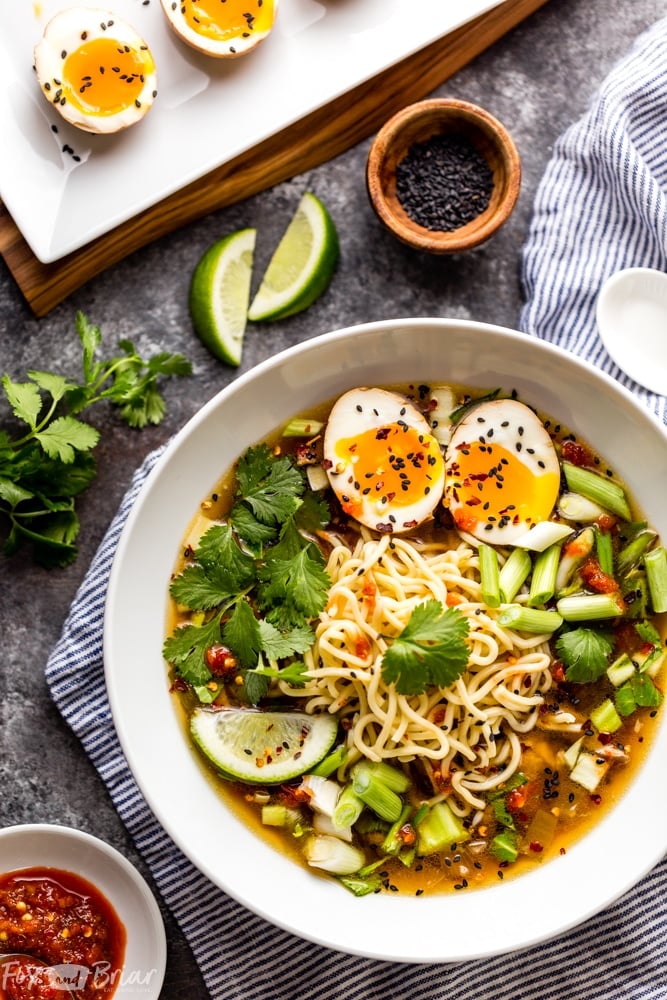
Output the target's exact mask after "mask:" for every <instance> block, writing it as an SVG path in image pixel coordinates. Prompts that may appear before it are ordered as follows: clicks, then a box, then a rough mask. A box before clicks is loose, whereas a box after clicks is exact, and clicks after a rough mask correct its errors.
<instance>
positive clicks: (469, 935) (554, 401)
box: [104, 319, 667, 962]
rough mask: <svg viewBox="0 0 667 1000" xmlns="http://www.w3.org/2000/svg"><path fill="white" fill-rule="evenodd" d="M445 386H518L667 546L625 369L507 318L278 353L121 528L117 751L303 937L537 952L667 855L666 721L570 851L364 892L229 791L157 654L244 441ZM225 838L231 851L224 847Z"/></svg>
mask: <svg viewBox="0 0 667 1000" xmlns="http://www.w3.org/2000/svg"><path fill="white" fill-rule="evenodd" d="M436 380H437V381H449V382H452V383H459V384H463V385H468V386H475V387H479V388H480V389H489V388H494V387H496V386H501V387H503V388H504V389H512V388H514V389H516V390H517V391H518V392H519V394H520V396H521V398H522V399H524V400H525V401H526V402H529V403H533V404H534V405H537V406H539V408H540V409H541V410H542V411H544V412H545V413H547V414H549V415H550V416H552V417H554V418H556V419H558V420H560V421H562V422H563V423H564V424H565V425H566V426H568V427H569V428H571V429H573V430H575V431H577V432H579V434H580V435H581V436H582V437H583V438H584V439H585V440H588V442H589V443H590V444H591V445H592V446H593V447H594V448H595V449H597V450H598V451H599V452H600V453H601V454H602V455H603V456H604V457H606V458H607V459H608V460H609V461H610V462H612V463H613V465H614V467H615V469H617V470H618V471H619V473H620V474H621V475H622V476H623V478H624V479H625V482H626V484H627V487H628V488H629V490H630V493H631V494H632V495H633V496H634V498H635V499H636V500H637V501H638V502H639V504H640V507H641V508H642V509H643V511H644V513H645V515H646V516H647V518H648V519H649V521H650V522H651V523H652V524H653V525H654V526H655V528H657V530H658V531H659V532H660V533H661V535H662V537H663V538H666V539H667V505H665V503H664V468H665V454H666V453H667V434H666V432H665V429H664V428H663V427H662V425H661V424H659V423H658V422H657V420H656V419H655V418H654V417H653V416H652V414H650V413H649V412H648V411H647V410H646V409H645V408H644V407H643V406H642V405H641V404H640V403H638V402H637V401H636V400H635V399H634V398H633V397H632V396H631V395H630V394H629V393H628V392H627V391H626V390H625V389H623V388H622V387H620V386H619V385H618V384H617V383H615V382H614V381H613V380H612V379H610V378H609V377H607V376H606V375H604V374H602V373H600V372H599V371H597V370H596V369H594V368H593V367H592V366H590V365H588V364H585V363H583V362H581V361H579V360H577V359H576V358H575V357H573V356H572V355H569V354H567V353H565V352H564V351H561V350H560V349H557V348H554V347H552V346H550V345H548V344H545V343H543V342H541V341H538V340H536V339H533V338H531V337H528V336H526V335H524V334H521V333H517V332H514V331H511V330H507V329H502V328H498V327H493V326H489V325H485V324H480V323H473V322H463V321H460V320H440V319H407V320H392V321H388V322H377V323H371V324H367V325H363V326H357V327H351V328H348V329H344V330H340V331H338V332H335V333H331V334H327V335H325V336H322V337H317V338H314V339H312V340H309V341H307V342H306V343H304V344H301V345H299V346H297V347H294V348H292V349H290V350H287V351H285V352H283V353H282V354H279V355H277V356H276V357H274V358H271V359H270V360H268V361H266V362H264V363H263V364H261V365H259V366H258V367H256V368H255V369H253V370H252V371H250V372H248V373H246V374H245V375H242V376H240V377H239V378H238V379H237V380H236V381H235V382H234V383H232V384H231V385H230V386H229V387H228V388H226V389H224V390H223V391H222V392H221V393H220V394H219V395H217V396H215V397H214V398H213V399H212V400H210V402H208V403H207V404H206V405H205V406H204V407H203V408H202V409H201V410H200V411H199V412H198V413H197V414H196V415H195V416H194V417H193V418H192V419H191V420H190V421H189V423H188V424H187V425H186V426H185V427H184V428H183V430H182V431H181V432H180V433H179V434H178V435H176V437H175V438H174V439H173V440H172V441H171V443H170V444H169V446H168V448H167V449H166V451H165V453H164V455H163V456H162V458H161V459H160V461H159V462H158V464H157V465H156V467H155V469H154V470H153V472H152V473H151V475H150V477H149V479H148V480H147V482H146V483H145V485H144V487H143V489H142V491H141V493H140V495H139V497H138V499H137V501H136V503H135V505H134V507H133V509H132V511H131V514H130V516H129V519H128V521H127V524H126V527H125V529H124V532H123V534H122V537H121V541H120V544H119V547H118V551H117V554H116V558H115V561H114V565H113V569H112V574H111V580H110V585H109V593H108V599H107V609H106V620H105V632H104V646H105V661H106V680H107V687H108V691H109V698H110V702H111V708H112V712H113V717H114V721H115V724H116V728H117V731H118V735H119V738H120V741H121V744H122V746H123V749H124V751H125V754H126V756H127V760H128V762H129V765H130V767H131V769H132V771H133V773H134V776H135V778H136V780H137V782H138V784H139V786H140V788H141V790H142V792H143V794H144V795H145V797H146V799H147V801H148V803H149V805H150V807H151V808H152V809H153V811H154V813H155V815H156V816H157V818H158V819H159V821H160V822H161V823H162V825H163V826H164V828H165V829H166V831H167V832H168V833H169V835H170V836H171V837H172V838H173V840H174V841H175V843H176V844H177V845H178V846H179V847H180V849H181V850H182V851H183V852H184V854H185V855H187V857H188V858H189V859H190V860H191V861H192V862H193V863H194V864H195V865H196V866H197V867H198V868H199V869H200V870H201V871H202V872H203V873H204V874H205V875H206V876H207V877H208V878H209V879H210V880H211V881H212V882H213V883H215V884H216V885H217V886H219V887H220V888H222V889H223V890H224V891H225V892H226V893H228V894H229V895H230V896H232V897H234V898H235V899H237V900H238V901H240V902H241V903H243V904H245V906H247V907H248V908H249V909H250V910H252V911H254V912H255V913H257V914H259V915H261V916H262V917H265V918H266V919H267V920H269V921H271V922H273V923H274V924H276V925H278V926H280V927H283V928H285V929H287V930H289V931H291V932H293V933H294V934H297V935H299V936H301V937H303V938H306V939H308V940H311V941H314V942H317V943H318V944H322V945H326V946H329V947H331V948H334V949H337V950H341V951H345V952H350V953H355V954H360V955H364V956H369V957H373V958H380V959H388V960H395V961H402V962H448V961H457V960H463V959H471V958H475V957H481V956H489V955H493V954H499V953H503V952H508V951H512V950H515V949H519V948H524V947H527V946H529V945H532V944H535V943H537V942H540V941H544V940H546V939H548V938H550V937H553V936H555V935H557V934H559V933H561V932H563V931H565V930H566V929H568V928H570V927H573V926H574V925H576V924H579V923H581V922H582V921H584V920H586V919H587V918H588V917H590V916H591V915H592V914H594V913H596V912H598V911H599V910H601V909H602V908H603V907H605V906H606V905H608V904H609V903H610V902H611V901H613V900H614V899H616V898H617V897H618V896H620V895H621V894H622V893H624V892H625V891H626V890H627V889H629V888H630V887H631V886H632V885H633V884H634V883H635V882H637V881H638V880H639V879H640V878H641V877H642V876H643V875H644V874H645V873H646V872H647V871H648V870H649V869H650V868H651V867H652V866H653V865H654V864H656V863H657V861H658V860H659V859H660V858H661V857H662V855H663V854H664V852H665V849H666V848H667V783H666V782H665V780H664V765H663V762H664V760H665V759H667V727H665V726H664V725H662V726H661V727H660V728H659V731H658V733H657V735H656V738H655V740H654V743H653V746H652V747H651V749H650V751H649V752H648V755H647V757H646V759H645V761H644V763H643V765H642V768H641V771H640V773H639V774H638V776H637V777H636V779H635V780H634V782H633V783H632V784H631V786H630V787H629V789H628V790H627V791H626V792H625V794H624V795H623V797H622V798H621V800H620V801H619V802H618V804H617V805H616V806H615V807H614V808H613V809H612V810H611V811H610V812H608V813H607V814H606V815H605V817H604V818H603V819H602V820H601V822H600V823H599V824H598V825H597V826H596V827H594V828H593V829H592V831H591V832H590V833H588V834H586V835H585V836H584V837H583V838H582V839H580V840H579V841H578V842H577V843H576V844H574V845H573V846H572V847H571V848H570V849H569V850H568V851H567V854H566V855H565V856H562V857H559V858H557V859H555V860H553V861H550V862H547V863H545V864H543V865H541V866H538V867H537V868H535V869H534V870H533V871H531V872H529V873H528V874H525V875H522V876H521V877H519V878H515V879H510V880H507V881H505V882H503V883H498V885H494V886H490V887H489V888H483V889H475V890H474V891H469V892H467V893H451V894H447V895H444V894H443V895H433V896H428V895H427V896H422V897H420V898H414V897H407V896H390V897H387V896H386V895H385V894H378V895H370V896H366V897H364V898H362V899H358V898H355V897H353V896H352V895H351V894H349V893H348V892H346V891H345V890H344V889H343V888H342V887H341V886H339V885H337V884H336V882H335V881H334V880H326V879H323V878H321V877H318V876H316V875H315V874H311V873H310V872H309V871H307V870H306V869H304V868H302V867H300V866H299V865H298V864H297V863H295V862H294V861H291V860H289V859H288V858H287V857H285V856H283V855H282V854H280V853H279V852H278V851H276V850H275V849H274V848H272V847H271V846H269V845H268V844H267V843H265V842H264V841H263V840H262V839H260V838H259V837H258V836H257V835H256V834H255V833H253V832H252V831H251V830H249V829H248V828H247V827H245V826H244V824H243V823H242V822H241V821H240V820H239V819H238V818H237V817H236V816H235V815H234V813H233V812H232V811H231V810H230V809H229V808H228V807H227V806H226V805H225V803H224V802H223V801H222V800H221V799H220V798H219V797H218V795H217V794H216V792H215V791H214V789H213V785H212V783H211V782H210V781H209V780H208V779H207V777H206V775H205V773H204V771H203V769H202V768H201V767H200V765H199V763H198V762H197V761H196V760H195V759H194V756H193V752H192V750H191V748H190V747H189V745H188V742H187V739H186V736H185V734H184V731H183V728H182V725H181V722H180V721H179V719H178V717H177V714H176V710H175V707H174V705H173V704H172V700H171V696H170V694H169V693H168V683H167V670H166V666H165V664H164V662H163V660H162V658H161V648H162V643H163V640H164V634H165V628H166V606H167V589H168V583H169V576H170V574H171V572H172V570H173V568H174V564H175V561H176V558H177V554H178V551H179V547H180V543H181V540H182V538H183V536H184V534H185V532H186V529H187V527H188V524H189V522H190V520H191V518H192V517H193V515H194V514H195V512H196V510H197V508H198V505H199V504H200V502H201V500H202V499H203V498H204V497H205V496H206V495H207V494H208V493H210V492H211V490H212V488H213V487H214V486H215V484H216V482H217V481H218V480H219V479H220V477H221V475H222V474H223V473H224V472H225V470H226V469H227V468H228V467H229V466H230V465H231V464H232V463H233V462H234V461H235V459H236V458H237V457H238V456H239V455H240V454H241V453H242V452H243V451H244V450H245V449H246V448H247V446H248V445H250V444H253V443H256V442H257V441H259V440H260V439H262V438H263V437H264V436H265V435H267V434H268V433H269V432H271V431H272V430H274V429H275V428H278V427H280V426H281V425H282V424H284V423H285V422H286V421H287V419H288V418H290V417H292V416H294V415H295V414H297V413H299V412H304V411H306V412H307V411H308V409H309V407H312V406H314V405H315V404H316V403H319V402H323V401H326V400H328V399H332V398H334V397H336V396H337V395H338V394H340V393H342V392H343V391H344V390H346V389H349V388H351V387H353V386H361V385H382V384H391V383H394V384H395V383H406V382H408V381H410V382H416V383H421V382H426V383H428V382H433V381H436ZM147 706H150V708H149V709H147ZM637 816H641V817H642V836H641V838H634V839H633V845H632V851H627V850H626V846H627V845H625V842H624V838H623V837H622V836H619V830H624V829H625V830H627V829H630V830H632V829H635V828H636V818H637ZM224 844H229V845H232V844H233V845H234V846H233V850H224V849H223V850H221V845H224ZM545 900H548V905H544V901H545ZM508 914H511V919H508Z"/></svg>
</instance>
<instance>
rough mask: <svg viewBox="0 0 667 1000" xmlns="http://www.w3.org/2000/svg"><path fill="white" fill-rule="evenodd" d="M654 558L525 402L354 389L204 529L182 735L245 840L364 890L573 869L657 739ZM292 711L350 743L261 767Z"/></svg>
mask: <svg viewBox="0 0 667 1000" xmlns="http://www.w3.org/2000/svg"><path fill="white" fill-rule="evenodd" d="M375 392H379V393H380V395H378V396H377V397H376V396H372V395H367V394H368V393H375ZM369 404H372V405H369ZM385 407H387V409H384V408H385ZM393 407H397V409H396V412H395V413H394V410H393ZM366 410H368V414H366V413H365V411H366ZM359 415H361V417H362V418H364V419H360V416H359ZM367 416H368V419H366V417H367ZM364 420H365V422H364ZM413 425H414V426H413ZM413 432H414V434H415V435H416V438H415V440H416V441H417V445H416V446H415V445H414V442H413V440H412V438H411V437H410V435H412V434H413ZM438 477H440V478H439V481H438ZM406 482H407V486H405V485H404V484H405V483H406ZM401 493H403V494H405V496H400V494H401ZM433 493H435V494H436V495H435V496H433V495H432V494H433ZM212 529H215V530H212ZM540 533H541V534H540ZM651 552H652V553H654V554H658V555H661V554H662V547H661V545H660V541H659V539H658V538H657V537H656V536H655V533H654V532H652V531H651V529H650V526H648V525H646V524H645V522H644V521H642V520H641V517H640V512H638V511H636V510H635V509H634V507H633V505H632V501H631V498H628V497H627V493H626V491H625V490H624V487H623V483H622V478H621V477H620V476H618V475H617V474H616V473H615V471H614V470H612V469H611V468H609V467H608V465H607V464H606V462H605V461H604V460H603V459H602V458H601V456H598V455H596V454H595V453H594V451H593V450H592V449H591V448H590V447H589V446H588V445H587V444H585V442H584V441H583V440H581V439H579V438H578V437H575V435H574V434H572V433H570V432H569V431H567V430H566V429H564V428H562V427H561V426H560V425H559V424H558V423H557V422H556V421H554V420H553V419H551V418H549V417H545V416H538V415H537V414H536V413H535V411H534V410H533V409H532V408H531V407H530V406H529V405H526V403H524V402H521V401H518V400H517V399H516V398H515V397H514V395H513V394H512V393H511V392H509V393H506V392H501V391H498V390H494V391H493V392H491V393H489V394H485V395H482V394H480V393H479V391H475V392H474V393H473V392H470V391H468V390H466V389H465V387H461V386H455V387H451V386H435V387H431V386H425V385H421V386H414V385H403V386H392V387H389V388H388V389H382V390H353V391H352V392H350V393H348V394H345V395H344V397H341V399H340V400H337V401H333V403H332V402H331V401H329V402H327V403H325V404H322V406H321V407H319V408H318V409H316V410H311V411H310V412H309V413H307V414H302V415H301V416H299V417H295V419H294V420H292V421H290V424H289V425H288V427H287V428H280V429H278V430H276V431H274V432H273V434H271V435H269V436H267V438H266V440H265V441H264V442H261V443H259V444H258V445H257V446H256V447H255V448H252V449H250V450H249V451H248V452H247V453H246V454H245V455H244V456H242V457H241V459H240V461H239V463H237V465H236V466H235V468H234V469H230V470H226V471H225V472H224V475H223V476H222V478H221V479H220V481H219V483H218V485H217V486H216V488H215V489H214V490H213V491H212V493H211V494H210V496H208V497H206V498H204V500H203V501H202V504H201V508H200V510H199V511H198V512H196V514H195V516H194V517H193V520H192V523H191V526H190V529H189V532H188V534H187V537H186V538H185V539H184V540H183V545H182V548H181V555H180V558H179V561H178V563H177V565H176V566H175V569H174V575H173V579H172V583H171V588H170V592H171V596H170V601H169V611H168V628H167V639H166V642H165V649H164V653H165V658H166V660H167V662H168V664H169V671H170V674H169V676H170V683H171V690H172V692H173V696H174V701H175V703H176V705H177V709H178V711H179V713H180V715H181V718H182V720H183V728H184V734H185V738H188V739H191V740H193V741H194V744H195V746H196V747H197V749H198V750H199V751H201V752H200V754H199V758H200V760H201V763H202V767H203V768H204V769H205V771H206V773H207V775H208V776H209V778H210V780H211V782H212V785H213V787H214V788H215V790H216V792H217V793H219V794H220V795H221V796H222V797H223V798H224V799H225V801H226V803H228V805H229V807H230V808H232V809H234V810H235V811H236V812H237V814H238V815H239V816H240V817H241V818H242V820H243V821H244V822H246V823H247V824H248V825H249V826H251V827H252V828H253V829H254V830H255V831H256V832H257V833H258V834H259V835H261V836H263V837H264V838H266V839H267V840H268V841H269V842H270V843H272V844H273V845H274V846H275V847H276V848H277V849H278V850H280V851H282V852H284V853H286V854H288V855H289V856H290V857H292V858H294V860H295V861H297V862H299V863H302V864H305V865H308V866H309V867H310V868H311V870H312V871H313V873H314V874H320V875H326V876H327V877H334V878H338V879H339V880H340V881H341V883H342V884H343V885H344V886H345V887H346V888H348V889H349V890H350V891H352V892H354V893H355V894H356V895H360V896H361V895H364V894H366V893H367V892H383V891H385V892H393V893H396V892H398V893H409V894H413V895H421V894H424V893H435V892H442V891H450V890H451V891H463V890H467V889H472V888H474V887H477V886H481V885H489V884H496V883H498V882H500V881H502V880H504V879H506V878H510V877H514V876H516V875H517V874H521V873H522V872H525V871H526V870H528V869H530V868H531V867H533V866H534V865H536V864H542V863H544V862H545V861H547V860H549V861H551V860H554V863H557V858H558V857H559V856H560V855H562V854H564V853H565V852H566V851H567V850H568V849H569V848H570V847H571V845H572V844H573V843H574V841H575V840H576V839H577V838H579V837H581V836H583V835H584V834H585V832H586V830H587V829H588V828H589V827H590V826H591V824H594V823H597V822H598V821H599V820H600V818H601V817H602V816H603V815H605V814H607V813H608V812H609V811H610V810H611V809H612V807H613V805H614V803H615V802H616V801H618V798H619V796H621V795H622V794H623V791H624V789H625V788H626V787H627V785H628V782H629V781H631V780H632V776H633V774H634V773H635V772H636V769H637V768H638V767H639V766H640V765H641V760H642V757H643V755H644V753H645V750H646V747H647V746H648V745H650V740H651V735H652V733H653V731H654V728H655V726H656V725H657V720H658V717H659V710H660V705H661V702H662V694H661V690H660V684H661V676H662V664H663V660H664V656H665V654H664V648H663V647H664V639H663V635H664V623H663V621H662V618H663V615H662V614H660V613H656V610H655V606H654V605H655V604H656V603H658V602H657V601H656V599H655V594H654V592H653V591H652V590H651V582H652V577H651V574H650V573H649V574H647V570H646V562H645V560H646V556H647V554H648V553H651ZM239 710H241V712H242V713H244V714H243V716H242V717H241V715H240V713H239ZM296 712H305V713H306V715H307V716H308V717H309V718H311V717H312V719H318V718H319V717H326V718H328V719H334V720H335V723H336V724H337V725H335V726H334V729H335V730H336V733H335V738H334V739H333V740H329V743H328V744H327V746H326V747H325V748H324V749H321V752H316V750H314V749H313V746H314V745H315V744H316V742H317V738H318V737H316V734H315V727H313V729H312V730H311V729H310V728H309V726H306V727H305V728H304V729H303V732H302V740H301V745H300V749H299V750H298V751H297V752H296V753H294V752H293V750H294V748H293V746H292V744H291V743H290V742H289V741H288V740H284V741H283V742H281V743H279V744H278V745H274V744H273V743H272V744H271V745H269V746H266V747H263V745H262V748H261V749H260V750H259V751H257V747H256V745H255V743H253V739H254V736H253V733H254V729H255V728H256V726H257V724H258V723H262V724H265V723H266V722H267V720H268V721H269V728H268V729H266V728H265V730H264V733H265V735H266V733H270V732H271V726H272V725H273V720H276V724H277V723H278V722H281V723H282V720H283V719H284V718H286V719H288V720H289V719H290V718H294V713H296ZM234 713H235V714H234ZM232 718H233V719H234V725H235V726H236V725H237V721H236V720H237V719H239V718H240V719H241V721H240V722H239V723H238V724H239V725H240V727H241V728H240V729H236V730H234V731H235V732H236V733H237V736H236V738H235V741H234V739H232V736H231V735H229V734H228V733H227V730H223V729H222V728H220V726H219V723H220V721H221V720H222V721H223V722H224V723H225V724H226V723H227V721H228V720H230V719H232ZM306 730H308V731H307V732H306ZM332 732H333V730H332ZM258 738H259V739H260V740H261V738H262V737H261V736H260V737H258ZM239 741H240V742H239ZM242 744H243V745H242ZM245 744H247V746H246V745H245ZM244 752H245V754H246V755H247V757H248V758H250V759H249V760H248V761H244V760H243V759H241V763H240V764H239V763H238V759H239V756H241V758H242V755H243V753H244ZM308 753H311V754H313V753H314V754H315V758H314V761H313V762H312V763H311V764H310V765H309V766H307V767H306V766H305V760H306V758H307V756H308ZM302 754H303V757H302V756H301V755H302ZM300 759H302V760H303V761H304V766H303V767H301V765H300V763H299V760H300ZM239 767H240V768H241V770H238V768H239Z"/></svg>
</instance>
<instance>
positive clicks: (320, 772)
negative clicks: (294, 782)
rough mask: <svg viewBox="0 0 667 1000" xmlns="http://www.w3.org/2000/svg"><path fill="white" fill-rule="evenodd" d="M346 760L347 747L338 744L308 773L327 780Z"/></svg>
mask: <svg viewBox="0 0 667 1000" xmlns="http://www.w3.org/2000/svg"><path fill="white" fill-rule="evenodd" d="M346 759H347V747H346V746H345V744H344V743H339V744H338V746H337V747H335V748H334V749H333V750H332V751H331V753H330V754H327V756H326V757H325V758H324V760H321V761H320V762H319V764H317V766H316V767H314V768H313V769H312V771H310V774H316V775H317V776H318V777H320V778H328V777H329V776H330V775H332V774H333V773H334V771H337V770H338V768H339V767H340V766H341V765H342V764H344V763H345V760H346Z"/></svg>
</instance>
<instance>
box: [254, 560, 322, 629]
mask: <svg viewBox="0 0 667 1000" xmlns="http://www.w3.org/2000/svg"><path fill="white" fill-rule="evenodd" d="M259 576H260V581H261V583H260V587H259V590H258V595H257V596H258V601H259V603H260V606H261V607H262V608H263V609H266V610H267V611H268V614H267V617H268V618H269V621H272V622H274V624H276V625H279V626H280V625H283V627H291V626H293V625H301V624H303V623H304V622H305V621H308V620H309V619H311V618H316V617H317V615H319V613H320V611H322V609H323V608H324V606H325V604H326V599H327V593H328V588H329V586H330V585H331V580H330V578H329V575H328V573H327V572H326V570H325V568H324V561H323V559H322V555H321V553H320V551H319V549H316V548H315V546H312V545H310V546H307V547H305V548H303V549H302V550H301V551H300V552H299V553H298V554H297V555H295V556H292V557H291V558H286V559H281V558H279V557H275V556H274V555H273V554H272V553H271V554H270V555H269V556H268V557H267V560H266V563H265V565H264V566H263V567H262V568H261V569H260V573H259Z"/></svg>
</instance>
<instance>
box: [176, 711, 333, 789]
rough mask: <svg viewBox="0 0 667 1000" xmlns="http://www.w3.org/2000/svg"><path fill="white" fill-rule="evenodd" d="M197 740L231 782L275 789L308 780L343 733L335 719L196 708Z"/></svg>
mask: <svg viewBox="0 0 667 1000" xmlns="http://www.w3.org/2000/svg"><path fill="white" fill-rule="evenodd" d="M190 733H191V735H192V738H193V740H194V741H195V743H196V744H197V746H198V747H199V749H200V750H201V751H202V753H203V754H204V755H205V756H206V757H208V759H209V760H210V761H211V763H212V764H214V765H215V767H216V768H217V769H218V771H220V772H221V774H223V775H224V776H225V777H227V778H236V779H237V780H238V781H247V782H251V783H253V784H261V785H270V784H276V783H278V782H281V781H289V780H290V779H291V778H297V777H298V776H299V775H300V774H305V772H306V771H309V770H310V769H311V768H312V767H314V766H315V765H316V764H318V763H319V762H320V761H321V760H322V758H323V757H325V756H326V754H327V753H328V752H329V750H330V749H331V747H332V746H333V743H334V741H335V739H336V736H337V733H338V721H337V719H336V718H335V716H333V715H307V714H306V713H305V712H260V711H257V710H255V709H244V708H223V709H218V710H215V709H206V708H196V709H195V710H194V712H193V713H192V716H191V718H190Z"/></svg>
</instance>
